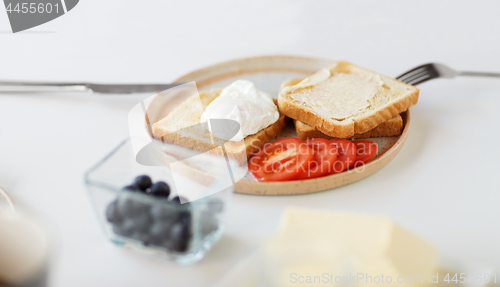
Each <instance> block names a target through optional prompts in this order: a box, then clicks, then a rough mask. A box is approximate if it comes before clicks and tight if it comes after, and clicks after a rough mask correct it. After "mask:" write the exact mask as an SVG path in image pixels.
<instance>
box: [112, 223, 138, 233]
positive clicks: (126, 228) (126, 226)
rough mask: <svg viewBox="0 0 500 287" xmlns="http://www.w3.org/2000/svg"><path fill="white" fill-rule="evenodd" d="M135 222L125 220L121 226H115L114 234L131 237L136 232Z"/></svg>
mask: <svg viewBox="0 0 500 287" xmlns="http://www.w3.org/2000/svg"><path fill="white" fill-rule="evenodd" d="M134 225H135V224H134V222H133V221H132V220H131V219H125V221H123V222H122V223H121V224H115V225H113V232H114V233H115V234H118V235H121V236H126V237H127V236H130V235H131V234H132V233H133V232H134Z"/></svg>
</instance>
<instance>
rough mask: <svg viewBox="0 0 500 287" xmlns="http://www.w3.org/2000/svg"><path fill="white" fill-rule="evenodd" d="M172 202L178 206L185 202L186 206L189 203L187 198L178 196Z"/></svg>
mask: <svg viewBox="0 0 500 287" xmlns="http://www.w3.org/2000/svg"><path fill="white" fill-rule="evenodd" d="M172 201H173V202H175V203H178V204H181V202H184V204H187V203H188V200H187V199H186V198H184V197H179V196H176V197H174V198H172Z"/></svg>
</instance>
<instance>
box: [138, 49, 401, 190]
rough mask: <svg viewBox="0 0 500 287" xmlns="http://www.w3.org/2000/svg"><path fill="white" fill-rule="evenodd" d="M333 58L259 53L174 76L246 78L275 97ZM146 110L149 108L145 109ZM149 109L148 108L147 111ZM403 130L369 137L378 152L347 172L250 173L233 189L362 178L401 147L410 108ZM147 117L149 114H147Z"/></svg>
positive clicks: (319, 185) (320, 185)
mask: <svg viewBox="0 0 500 287" xmlns="http://www.w3.org/2000/svg"><path fill="white" fill-rule="evenodd" d="M332 62H333V61H332V60H326V59H317V58H307V57H296V56H261V57H252V58H244V59H237V60H232V61H228V62H223V63H220V64H215V65H212V66H208V67H205V68H202V69H199V70H196V71H194V72H191V73H189V74H187V75H184V76H182V77H180V78H178V79H177V80H176V82H192V81H195V82H196V86H197V88H198V90H199V91H203V90H209V89H212V88H223V87H225V86H228V85H229V84H231V83H232V82H234V81H235V80H237V79H246V80H250V81H252V82H254V83H255V85H256V86H257V88H259V89H260V90H262V91H265V92H267V93H269V94H270V95H271V96H273V97H274V98H277V96H278V93H279V88H280V85H281V83H282V82H283V81H285V80H287V79H290V78H304V77H307V76H309V75H311V74H313V73H314V72H316V71H318V70H320V69H323V68H325V67H327V66H329V65H330V64H331V63H332ZM172 108H173V107H172V106H168V107H163V108H160V109H158V107H157V108H156V110H157V111H158V110H161V112H155V113H154V114H155V115H156V116H155V117H154V118H150V121H151V120H152V121H153V122H156V121H158V120H161V119H162V118H163V117H164V116H166V115H167V114H168V112H169V111H170V110H171V109H172ZM148 110H149V109H148ZM148 113H149V111H148ZM401 116H402V118H403V133H402V134H401V135H400V136H397V137H383V138H371V139H370V140H372V141H374V142H376V143H377V144H378V147H379V151H378V154H377V155H376V156H375V158H374V159H372V160H371V161H370V162H368V163H366V164H365V165H364V166H361V167H358V168H356V169H353V170H349V171H347V172H343V173H339V174H335V175H330V176H325V177H320V178H314V179H307V180H297V181H284V182H258V181H256V180H255V178H253V176H252V175H251V174H248V175H247V176H246V177H245V178H244V179H242V180H240V181H238V182H237V183H236V185H235V192H238V193H246V194H258V195H292V194H305V193H312V192H317V191H321V190H327V189H332V188H335V187H339V186H342V185H346V184H349V183H352V182H355V181H358V180H360V179H362V178H365V177H367V176H369V175H371V174H373V173H374V172H376V171H377V170H379V169H381V168H382V167H383V166H385V165H386V164H388V163H389V162H390V161H391V160H392V159H393V158H394V157H395V156H396V155H397V154H398V153H399V151H400V150H401V148H402V147H403V145H404V143H405V141H406V138H407V137H408V130H409V126H410V112H409V111H407V112H404V113H402V114H401ZM150 117H151V114H150ZM286 136H296V134H295V130H294V128H293V127H291V126H289V127H287V128H285V130H284V131H283V133H282V135H281V136H280V137H279V138H282V137H286Z"/></svg>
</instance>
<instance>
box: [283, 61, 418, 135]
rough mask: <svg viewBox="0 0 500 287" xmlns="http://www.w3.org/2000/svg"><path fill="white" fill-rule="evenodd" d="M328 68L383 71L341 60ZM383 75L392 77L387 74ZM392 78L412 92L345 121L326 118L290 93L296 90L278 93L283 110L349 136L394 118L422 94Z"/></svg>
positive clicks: (293, 81) (326, 130) (287, 83)
mask: <svg viewBox="0 0 500 287" xmlns="http://www.w3.org/2000/svg"><path fill="white" fill-rule="evenodd" d="M328 69H329V70H330V71H331V72H339V73H354V72H352V71H351V69H356V70H362V71H364V72H366V73H372V74H373V75H379V74H377V73H375V72H372V71H368V70H366V69H362V68H359V67H357V66H355V65H353V64H350V63H347V62H341V61H340V62H335V63H334V64H333V65H332V66H330V67H329V68H328ZM380 76H381V75H380ZM382 77H384V78H388V77H385V76H382ZM299 80H300V79H290V80H287V81H285V82H284V83H283V84H282V86H281V87H282V89H283V88H284V87H286V86H290V85H295V84H297V83H298V81H299ZM391 80H392V81H396V82H397V83H398V84H400V85H404V86H406V89H407V91H409V92H408V93H407V94H405V95H404V96H401V97H398V98H397V99H394V100H391V101H389V102H388V103H387V104H385V105H383V106H381V107H378V108H377V109H376V110H375V111H373V112H368V113H366V114H361V115H359V116H355V117H349V118H347V119H344V120H342V121H338V120H329V119H325V118H324V117H321V116H319V115H317V114H316V113H314V112H313V111H312V110H311V109H309V108H307V107H305V106H303V105H301V104H300V103H298V102H297V101H296V100H293V99H291V97H290V96H289V94H292V93H293V92H294V91H291V92H289V93H288V94H287V93H286V91H285V92H284V91H282V92H280V95H279V97H278V105H279V108H280V110H281V112H282V113H284V114H285V115H286V116H288V117H290V118H293V119H295V120H299V121H302V122H304V123H306V124H308V125H310V126H313V127H315V128H316V129H318V130H319V131H321V132H322V133H324V134H326V135H328V136H330V137H335V138H349V137H352V136H354V135H355V134H359V133H364V132H368V131H369V130H371V129H373V128H375V127H376V126H378V125H380V124H381V123H383V122H386V121H388V120H390V119H391V118H393V117H395V116H397V115H399V114H400V113H402V112H404V111H406V110H408V108H409V107H411V106H413V105H415V104H416V103H417V101H418V95H419V90H418V89H417V88H415V87H413V86H411V85H408V84H405V83H403V82H400V81H397V80H394V79H391ZM299 82H300V81H299Z"/></svg>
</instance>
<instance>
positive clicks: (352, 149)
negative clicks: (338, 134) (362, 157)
mask: <svg viewBox="0 0 500 287" xmlns="http://www.w3.org/2000/svg"><path fill="white" fill-rule="evenodd" d="M331 142H332V144H334V145H335V146H336V147H337V153H338V156H337V160H336V161H335V163H334V164H333V171H332V173H339V172H343V171H344V170H347V169H348V168H349V166H351V164H353V162H354V160H355V159H356V145H355V144H353V143H352V142H350V141H348V140H344V139H334V140H331Z"/></svg>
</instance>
